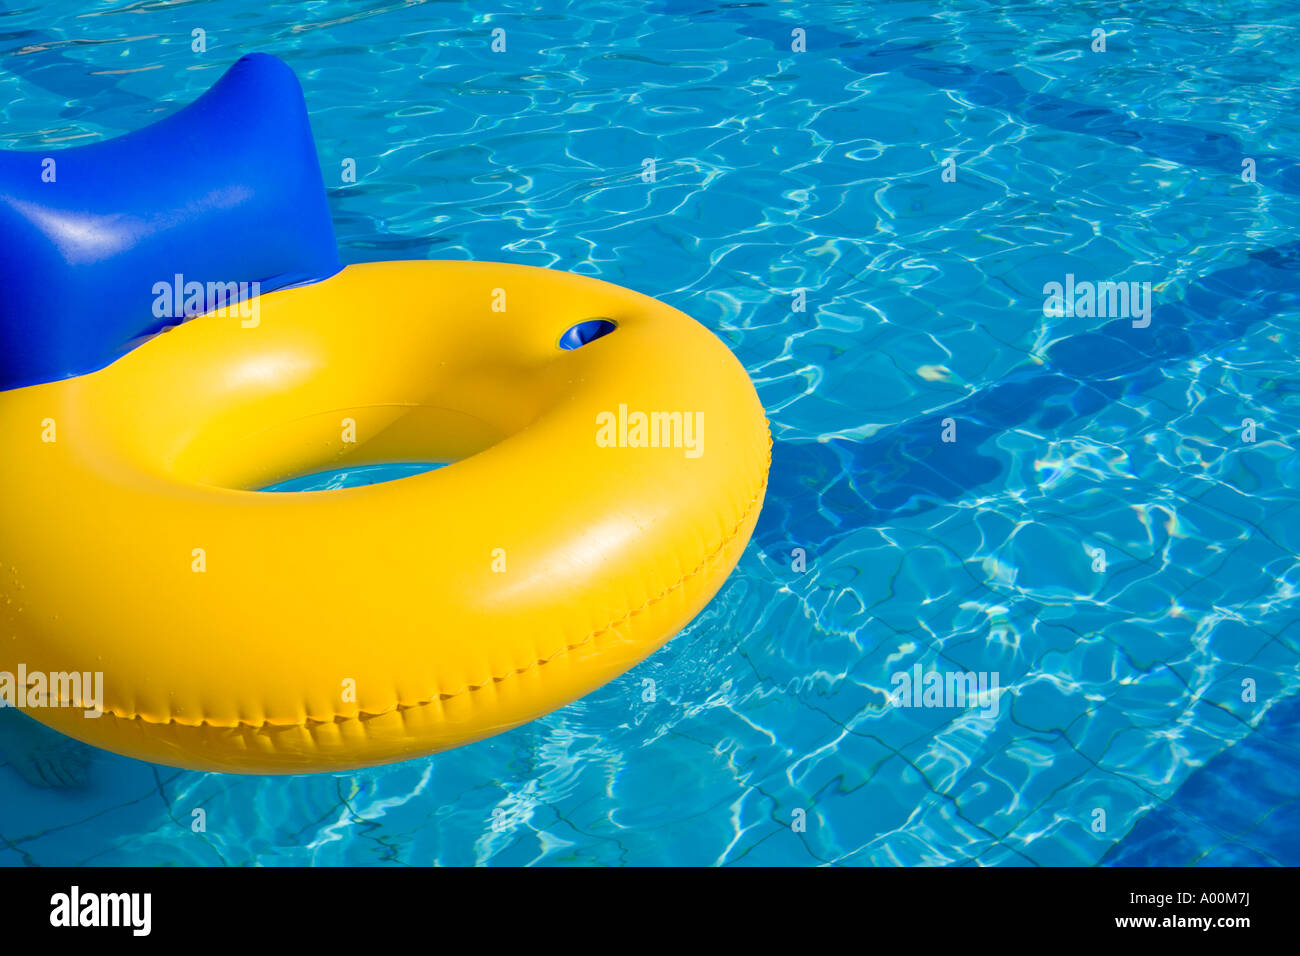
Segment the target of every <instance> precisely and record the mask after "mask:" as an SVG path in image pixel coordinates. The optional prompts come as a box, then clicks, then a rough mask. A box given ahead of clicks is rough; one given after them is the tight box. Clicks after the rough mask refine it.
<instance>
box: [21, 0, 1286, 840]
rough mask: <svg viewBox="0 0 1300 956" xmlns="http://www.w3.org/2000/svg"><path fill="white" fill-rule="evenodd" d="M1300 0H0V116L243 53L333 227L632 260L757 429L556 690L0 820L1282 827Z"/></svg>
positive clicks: (1115, 830) (407, 825)
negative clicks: (292, 99)
mask: <svg viewBox="0 0 1300 956" xmlns="http://www.w3.org/2000/svg"><path fill="white" fill-rule="evenodd" d="M496 28H500V29H503V30H504V31H505V39H506V50H505V51H504V52H501V53H494V52H493V51H492V49H491V39H492V31H493V30H494V29H496ZM1097 28H1101V29H1102V30H1104V31H1105V33H1106V50H1105V52H1093V51H1092V50H1091V48H1090V47H1091V44H1092V43H1093V36H1092V31H1093V30H1094V29H1097ZM196 29H201V30H203V31H205V34H204V36H205V38H206V51H205V52H201V53H199V52H195V51H194V50H193V49H192V42H193V40H192V38H193V31H194V30H196ZM795 29H800V30H803V31H804V37H805V39H806V44H807V50H806V52H797V53H796V52H793V51H792V49H791V43H792V42H793V38H792V31H793V30H795ZM1298 29H1300V10H1297V9H1296V8H1294V7H1291V6H1288V5H1285V4H1281V3H1243V2H1231V3H1218V2H1216V3H1209V2H1199V3H1197V2H1193V3H1182V4H1160V3H1141V4H1139V3H1121V4H1112V5H1106V6H1104V7H1097V6H1096V5H1092V4H1085V3H1011V4H1000V3H989V2H975V0H959V2H926V3H907V2H902V3H891V4H886V5H874V4H873V5H870V6H869V7H868V6H867V5H864V4H859V3H848V2H845V3H838V2H810V3H801V2H790V3H776V2H771V3H746V4H717V5H710V4H707V3H703V2H695V0H690V2H686V0H670V2H652V3H645V4H643V3H628V2H592V3H586V2H584V3H560V2H548V0H544V2H540V3H538V2H532V0H530V2H527V3H524V2H519V0H503V2H501V3H498V4H495V5H494V9H493V11H491V12H488V11H485V10H484V9H483V8H482V7H481V5H478V4H470V3H445V2H444V3H419V2H384V0H368V2H316V3H308V4H299V3H288V2H283V0H273V2H262V3H257V4H253V3H245V2H229V3H222V4H198V3H179V4H165V5H164V4H142V3H137V2H130V3H121V2H110V3H97V4H86V5H71V4H61V3H51V4H43V5H39V6H36V5H33V6H30V7H29V6H19V5H16V4H11V5H9V6H7V7H5V8H3V9H0V52H2V53H3V56H4V60H3V64H4V67H5V70H4V72H3V73H0V94H2V95H0V103H4V104H6V105H5V106H4V114H3V122H2V123H0V148H9V149H46V148H50V149H53V148H58V147H61V146H68V145H75V144H77V143H81V142H90V141H93V140H96V139H100V138H104V137H108V136H114V135H118V134H120V133H122V132H125V131H128V130H131V129H135V128H138V127H139V126H141V125H143V124H145V123H148V122H150V121H152V120H154V119H156V118H158V116H160V115H163V113H165V112H166V111H167V110H170V109H174V108H176V107H177V106H179V105H181V104H183V103H186V102H189V101H190V100H192V99H193V98H195V97H196V96H197V95H198V94H199V93H200V92H202V91H203V90H204V89H206V88H207V86H208V85H210V84H211V83H212V82H213V81H214V80H215V79H216V77H217V76H219V75H220V73H221V71H222V70H224V69H225V68H226V67H227V66H229V64H230V63H232V62H233V61H234V60H235V59H236V58H237V57H238V56H240V55H242V54H244V53H248V52H253V51H264V52H270V53H275V54H277V55H279V56H281V57H283V58H284V59H285V60H287V61H288V62H289V63H290V65H292V66H293V67H294V69H295V70H296V71H297V72H298V75H299V77H300V78H301V80H302V83H303V86H304V89H305V93H306V98H307V103H308V107H309V109H310V110H311V118H312V125H313V129H314V131H315V134H316V137H317V144H318V149H319V151H320V158H321V164H322V167H323V170H324V173H325V179H326V183H327V185H328V186H329V187H330V202H331V207H332V209H333V213H334V220H335V228H336V230H337V232H338V236H339V241H340V245H341V247H342V253H343V257H344V260H345V261H346V262H358V261H366V260H374V259H391V258H447V259H485V260H503V261H508V262H517V263H523V264H528V265H539V266H551V267H555V268H561V269H567V270H571V271H575V272H581V273H584V274H587V275H593V276H598V277H600V278H603V279H607V280H609V281H612V282H616V283H619V284H622V285H627V286H630V287H631V288H634V289H636V290H638V291H640V292H644V293H647V294H650V295H653V296H656V297H658V298H661V299H663V300H664V301H666V302H668V303H669V304H671V305H673V306H675V307H678V308H680V309H682V310H684V311H686V312H688V313H689V314H691V315H693V316H695V317H696V318H698V319H699V320H700V321H701V322H703V323H704V324H705V325H707V326H708V327H709V328H711V329H713V330H714V331H715V332H716V333H717V334H718V335H719V336H721V337H722V339H723V340H724V341H725V342H726V343H727V344H728V345H729V346H730V347H731V348H732V349H733V350H734V351H735V353H736V354H737V355H738V356H739V358H740V359H741V361H742V362H743V363H744V364H745V366H746V368H747V369H748V370H749V371H750V374H751V376H752V377H753V379H754V381H755V383H756V386H757V388H758V391H759V395H760V397H761V398H762V400H763V403H764V405H765V407H766V408H767V411H768V415H769V417H770V418H771V420H772V423H773V433H774V438H775V447H774V457H773V470H772V476H771V487H770V490H769V495H768V500H767V504H766V506H765V509H764V512H763V515H762V518H761V520H760V524H759V528H758V531H757V533H756V535H755V539H754V542H753V543H752V544H751V546H750V547H749V549H748V550H747V551H746V553H745V556H744V558H743V559H742V561H741V563H740V566H739V567H738V568H737V570H736V572H735V573H734V574H733V575H732V577H731V579H730V580H729V581H728V582H727V584H726V585H725V586H724V587H723V589H722V591H721V593H720V594H719V595H718V597H717V598H716V599H715V601H714V602H713V603H712V604H711V605H710V606H709V608H708V609H707V610H706V611H705V612H704V613H703V614H702V615H701V616H700V617H699V618H698V619H697V620H696V621H695V622H694V623H693V624H692V625H691V626H690V627H689V628H688V629H687V630H686V631H684V632H683V633H682V634H681V635H680V636H679V637H678V638H677V639H676V640H674V641H673V642H672V643H670V644H669V645H668V646H667V647H666V648H665V649H663V650H662V651H660V652H659V653H657V654H655V655H654V656H653V657H651V658H650V659H649V660H648V661H646V662H645V663H644V664H642V665H641V666H639V667H638V668H636V669H635V670H633V671H632V672H630V673H629V674H627V675H625V676H624V677H622V678H620V679H618V680H616V681H614V682H613V683H611V684H609V685H608V686H606V687H604V688H602V689H601V690H599V691H597V692H596V693H594V694H592V695H590V696H588V697H587V698H585V699H583V700H581V701H579V702H577V703H575V704H573V705H571V706H569V707H567V708H565V709H563V710H561V711H559V712H557V713H554V714H552V715H550V716H548V717H546V718H543V719H542V720H539V721H537V722H535V723H533V724H530V725H528V726H525V727H522V728H519V729H517V730H515V731H512V732H510V733H508V734H505V735H502V736H500V737H498V738H495V739H492V740H488V741H484V742H482V743H479V744H475V745H472V746H470V747H466V748H463V749H461V750H457V751H454V752H451V753H446V754H441V755H437V756H434V757H432V758H429V759H425V760H417V761H411V762H408V763H404V764H400V765H396V766H391V767H382V768H377V769H373V770H368V771H364V772H358V773H349V774H326V775H317V776H306V777H287V778H258V777H242V776H223V775H216V774H201V773H189V772H181V771H175V770H171V769H168V768H163V767H155V766H152V765H147V764H142V763H138V762H135V761H130V760H127V759H124V758H120V757H116V756H113V755H109V754H101V755H99V756H98V757H97V759H96V761H95V763H94V765H93V766H92V768H91V771H92V772H91V780H90V784H89V786H88V787H87V789H85V790H82V791H58V792H38V791H35V790H32V789H30V788H27V787H25V786H24V785H23V784H21V783H20V782H19V781H18V779H17V777H16V776H14V775H13V774H12V773H11V772H10V771H9V770H8V769H3V768H0V793H2V794H3V796H4V799H3V802H0V863H8V864H21V863H89V864H110V863H128V864H168V863H218V864H222V863H224V864H248V863H256V864H266V865H274V864H297V863H318V864H341V863H348V864H364V863H393V864H431V863H443V864H472V863H491V864H523V863H543V864H556V863H584V864H621V863H633V864H742V865H748V864H791V865H804V864H818V863H844V864H868V863H879V864H981V865H983V864H994V865H996V864H1013V865H1014V864H1043V865H1050V864H1094V863H1098V862H1101V863H1116V862H1119V863H1133V862H1140V863H1188V862H1215V861H1223V860H1225V859H1246V860H1248V861H1249V862H1266V863H1287V864H1292V865H1294V864H1296V863H1297V862H1300V855H1298V854H1300V849H1298V848H1297V845H1296V843H1295V841H1294V839H1293V838H1290V837H1287V836H1286V834H1285V831H1286V830H1287V829H1288V827H1287V826H1285V825H1279V823H1278V821H1283V822H1284V821H1288V820H1291V819H1293V818H1294V816H1295V801H1296V799H1297V796H1300V789H1298V788H1297V778H1296V774H1295V762H1294V752H1295V749H1296V746H1297V745H1296V742H1295V736H1294V734H1292V733H1287V732H1285V731H1278V730H1277V727H1279V726H1280V727H1283V728H1291V729H1294V727H1295V726H1296V720H1295V716H1294V714H1293V713H1291V711H1293V710H1294V701H1295V699H1296V694H1297V691H1298V690H1300V623H1298V622H1300V617H1298V615H1297V610H1296V603H1297V588H1298V587H1300V564H1298V562H1297V552H1298V551H1300V521H1298V520H1297V516H1298V514H1300V512H1297V509H1296V507H1295V506H1296V503H1297V489H1298V488H1300V474H1298V473H1297V472H1298V468H1297V458H1296V455H1295V453H1294V446H1295V441H1296V435H1297V429H1298V428H1300V385H1298V384H1297V376H1296V368H1295V358H1294V356H1295V355H1296V353H1297V345H1298V339H1300V324H1298V322H1297V314H1298V311H1300V305H1298V304H1297V303H1298V302H1300V298H1298V295H1300V273H1298V271H1297V270H1298V269H1300V237H1298V236H1297V235H1296V233H1295V228H1294V226H1295V221H1296V216H1295V213H1296V208H1297V203H1300V195H1297V194H1300V125H1297V124H1296V122H1295V120H1294V114H1295V110H1294V96H1293V89H1294V85H1295V82H1296V78H1297V77H1300V47H1298V46H1297V44H1296V43H1295V38H1296V36H1297V30H1298ZM231 135H232V136H237V135H238V130H237V129H232V130H231ZM945 159H952V160H954V161H955V166H954V167H951V168H952V169H954V170H955V181H953V182H945V181H944V177H943V173H944V160H945ZM1245 159H1252V160H1253V161H1254V168H1255V171H1256V181H1254V182H1249V181H1244V180H1243V176H1242V173H1243V169H1244V167H1243V160H1245ZM348 160H352V161H354V162H355V167H356V172H357V177H356V182H345V181H344V180H343V177H342V170H343V168H344V165H345V162H346V161H348ZM646 160H653V161H654V171H655V174H654V177H653V181H646V179H645V177H643V173H644V172H645V170H646V168H647V167H646V165H645V161H646ZM158 161H159V162H160V163H164V162H166V157H159V159H158ZM1067 275H1072V276H1074V277H1075V278H1076V279H1077V280H1079V281H1087V282H1094V283H1095V282H1105V281H1113V282H1137V283H1145V282H1149V283H1151V290H1152V292H1151V296H1152V302H1153V303H1154V308H1153V309H1152V312H1151V316H1150V319H1151V321H1150V324H1149V326H1147V327H1145V328H1135V327H1134V326H1133V321H1132V320H1131V319H1130V318H1128V317H1124V318H1120V319H1111V318H1098V317H1095V316H1083V315H1071V316H1059V317H1058V316H1048V315H1045V314H1044V299H1045V295H1044V292H1043V289H1044V286H1045V284H1046V283H1049V282H1062V283H1064V282H1065V281H1066V276H1067ZM798 290H802V291H803V294H804V296H805V297H806V310H805V311H794V310H793V309H792V303H793V302H794V299H795V293H796V292H797V291H798ZM429 294H430V295H431V296H436V295H437V294H438V290H436V289H431V290H429ZM362 320H364V317H359V321H362ZM1247 419H1249V420H1250V421H1251V422H1253V423H1255V433H1254V435H1253V436H1252V437H1253V438H1254V440H1253V441H1247V440H1245V438H1244V437H1243V436H1245V435H1246V434H1247V433H1248V432H1249V426H1247V425H1246V424H1244V423H1245V421H1246V420H1247ZM948 420H951V426H950V425H949V424H948ZM948 428H951V429H953V436H952V437H955V439H956V440H955V441H952V442H945V441H943V440H942V435H943V433H944V431H945V429H948ZM371 477H374V476H373V475H372V476H371ZM2 546H3V544H2V542H0V547H2ZM1098 552H1100V553H1101V559H1102V560H1101V561H1099V558H1098ZM1103 564H1104V569H1102V567H1101V566H1102V565H1103ZM368 637H370V636H369V635H358V639H366V638H368ZM918 665H919V666H920V667H921V669H922V672H923V673H924V672H930V671H938V672H958V671H960V672H974V673H983V674H992V675H996V676H997V679H998V682H999V687H1000V690H1001V692H1000V694H999V696H998V697H997V698H996V702H997V707H996V712H994V713H989V712H987V710H981V709H980V708H977V707H966V708H958V707H935V708H900V707H896V706H891V704H890V703H889V695H890V694H891V692H892V691H893V690H894V684H893V681H894V675H896V674H899V673H912V672H913V669H914V668H915V667H917V666H918ZM647 682H652V683H647ZM1243 682H1249V683H1243ZM649 691H652V693H649ZM1271 713H1272V715H1273V716H1271V717H1270V714H1271ZM1288 714H1290V716H1289V717H1288V716H1287V715H1288ZM1257 728H1260V729H1258V730H1257ZM1234 744H1236V745H1237V746H1235V747H1234V746H1233V745H1234ZM1270 748H1271V749H1270ZM1279 748H1280V749H1279ZM1285 754H1289V755H1290V760H1289V761H1288V760H1287V759H1284V756H1281V755H1285ZM1234 768H1236V769H1234ZM1242 768H1248V769H1246V770H1245V771H1244V772H1243V769H1242ZM1207 794H1217V795H1221V796H1218V797H1215V798H1213V799H1208V798H1207V796H1206V795H1207ZM1232 798H1236V799H1237V800H1238V802H1239V808H1238V809H1240V810H1241V813H1240V814H1238V816H1241V819H1238V817H1236V816H1232V815H1231V814H1229V812H1228V811H1227V810H1226V809H1222V808H1220V809H1217V810H1216V805H1219V804H1222V803H1223V802H1224V801H1225V800H1228V799H1232ZM195 809H202V810H204V811H205V814H206V822H207V829H206V831H205V832H194V829H193V827H192V825H191V824H192V820H193V811H194V810H195ZM1247 809H1249V811H1251V813H1247V812H1246V810H1247ZM1242 814H1244V816H1242ZM1251 814H1253V815H1251ZM1246 817H1249V819H1246ZM1269 820H1272V821H1273V823H1267V822H1264V823H1261V821H1269ZM796 822H800V823H801V826H795V825H794V824H795V823H796ZM1228 844H1232V846H1233V847H1236V849H1233V848H1232V847H1229V849H1226V850H1225V849H1221V848H1222V847H1223V846H1225V845H1228ZM1216 848H1219V849H1216ZM1234 853H1236V854H1238V855H1237V856H1233V854H1234ZM1216 854H1217V855H1216Z"/></svg>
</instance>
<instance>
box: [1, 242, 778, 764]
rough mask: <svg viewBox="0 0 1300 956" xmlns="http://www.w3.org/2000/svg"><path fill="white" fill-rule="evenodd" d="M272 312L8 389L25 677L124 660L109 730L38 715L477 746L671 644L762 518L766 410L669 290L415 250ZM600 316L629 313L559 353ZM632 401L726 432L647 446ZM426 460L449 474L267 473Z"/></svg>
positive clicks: (180, 732)
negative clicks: (657, 293) (662, 297)
mask: <svg viewBox="0 0 1300 956" xmlns="http://www.w3.org/2000/svg"><path fill="white" fill-rule="evenodd" d="M257 306H258V308H257V313H258V314H257V315H256V325H255V326H254V327H245V326H246V325H248V324H250V322H251V321H252V320H249V319H241V317H240V316H239V315H232V316H229V317H225V316H217V315H207V316H203V317H201V318H198V319H195V320H192V321H190V322H187V323H185V324H184V325H181V326H179V327H178V328H175V329H173V330H171V331H169V332H166V333H163V334H162V335H159V336H157V337H156V338H154V339H152V340H150V341H149V342H147V343H145V344H144V345H142V346H140V347H138V348H136V349H135V350H133V351H131V352H129V353H127V354H126V355H125V356H123V357H122V358H121V359H119V360H118V361H117V362H115V363H114V364H112V365H110V366H108V367H107V368H105V369H103V370H101V371H98V372H94V373H92V374H89V375H84V376H80V377H78V378H74V379H68V380H66V381H62V382H55V383H50V384H45V385H37V386H32V387H29V388H23V389H15V390H12V391H8V392H0V447H3V455H2V456H0V671H7V672H10V673H17V671H18V667H19V665H20V664H21V665H24V666H25V668H26V670H27V672H28V673H32V672H40V673H44V674H55V673H60V672H65V673H66V672H73V671H77V672H87V671H89V672H102V674H103V682H104V683H103V687H104V701H103V703H104V711H105V712H104V714H103V715H102V716H100V717H97V718H96V717H87V716H85V715H84V714H83V712H82V710H81V709H79V708H78V707H60V708H43V709H38V710H29V711H28V712H29V713H30V714H31V716H34V717H36V718H37V719H39V720H42V721H44V722H45V723H47V724H49V725H51V726H53V727H55V728H56V729H58V730H60V731H62V732H64V733H67V734H69V735H71V736H73V737H77V738H79V739H81V740H84V741H86V742H88V743H91V744H94V745H96V746H100V747H104V748H107V749H109V750H112V751H116V752H118V753H123V754H127V755H129V756H133V757H139V758H142V759H146V760H151V761H156V762H159V763H164V764H171V765H175V766H182V767H191V768H198V769H213V770H229V771H241V772H305V771H314V770H331V769H346V768H352V767H358V766H364V765H370V764H376V763H382V762H386V761H392V760H399V759H404V758H408V757H413V756H418V755H422V754H427V753H431V752H434V751H438V750H443V749H446V748H450V747H454V746H458V745H460V744H464V743H467V742H469V741H472V740H476V739H479V738H482V737H486V736H489V735H491V734H495V733H499V732H501V731H503V730H506V729H508V728H510V727H513V726H517V725H519V724H521V723H524V722H526V721H528V720H531V719H533V718H536V717H538V716H540V715H542V714H545V713H547V712H549V711H551V710H553V709H555V708H557V707H560V706H562V705H563V704H565V703H567V702H569V701H572V700H574V699H576V698H578V697H581V696H582V695H583V694H585V693H587V692H589V691H591V690H592V689H594V688H596V687H598V686H600V685H601V684H603V683H605V682H606V681H608V680H610V679H611V678H613V677H615V676H617V675H618V674H620V673H622V672H623V671H625V670H626V669H627V668H629V667H631V666H632V665H633V664H635V663H636V662H638V661H640V660H641V659H643V658H644V657H646V656H647V655H648V654H650V653H651V652H652V651H654V650H655V649H656V648H658V647H659V646H660V645H661V644H663V642H664V641H666V640H667V639H668V638H670V637H672V636H673V635H674V634H675V633H676V632H677V631H678V630H680V629H681V628H682V627H683V626H684V625H685V624H686V623H687V622H688V621H690V619H691V618H692V617H694V616H695V615H696V614H697V613H698V612H699V611H700V610H701V609H702V608H703V607H704V605H705V604H706V603H707V602H708V601H709V599H710V598H711V597H712V596H713V595H714V593H715V592H716V591H717V589H718V587H719V586H720V585H721V583H722V581H723V580H724V579H725V578H726V576H727V574H728V573H729V572H730V571H731V569H732V568H733V567H734V566H735V563H736V561H737V560H738V559H739V557H740V553H741V551H742V550H743V548H744V547H745V544H746V542H747V541H748V539H749V536H750V534H751V533H752V531H753V528H754V524H755V521H756V520H757V517H758V513H759V509H760V507H761V504H762V499H763V493H764V489H765V486H766V479H767V469H768V463H769V460H770V458H769V456H770V439H769V435H768V430H767V422H766V419H765V418H764V415H763V410H762V407H761V405H760V404H759V401H758V398H757V396H756V395H755V392H754V389H753V386H752V385H751V384H750V382H749V379H748V377H747V376H746V374H745V372H744V370H743V368H742V367H741V366H740V364H739V363H738V362H737V361H736V360H735V358H734V357H733V356H732V355H731V353H730V352H729V351H728V350H727V348H726V347H725V346H724V345H723V344H722V343H721V342H719V341H718V340H717V339H716V338H715V337H714V336H713V335H712V334H710V333H709V332H708V331H707V330H705V329H704V328H703V327H702V326H700V325H699V324H697V323H696V322H694V321H693V320H691V319H690V318H688V317H687V316H685V315H683V314H682V313H680V312H678V311H676V310H674V309H671V308H669V307H667V306H665V305H663V304H662V303H659V302H657V301H655V300H653V299H650V298H647V297H645V296H642V295H639V294H637V293H634V292H630V291H628V290H626V289H621V288H618V287H616V286H612V285H609V284H607V283H603V282H599V281H596V280H593V279H588V278H584V277H580V276H576V275H572V274H568V273H562V272H554V271H550V270H543V269H534V268H527V267H522V266H509V265H499V264H492V263H462V262H390V263H374V264H368V265H360V266H350V267H348V268H347V269H345V270H344V271H343V272H341V273H340V274H338V275H337V276H335V277H333V278H331V279H328V280H325V281H323V282H320V283H317V284H315V285H311V286H305V287H302V288H299V289H290V290H283V291H279V292H274V293H270V294H268V295H265V296H262V297H261V298H260V299H259V300H258V302H257ZM494 306H496V307H497V308H498V309H499V308H501V307H502V306H504V311H494ZM591 317H605V318H608V319H611V320H612V321H614V322H615V323H616V324H617V326H618V328H617V329H616V331H614V332H613V333H611V334H609V335H607V336H605V337H603V338H601V339H598V340H596V341H594V342H590V343H589V344H587V345H585V346H583V347H582V348H579V349H576V350H574V351H563V350H561V349H560V348H558V346H557V343H558V340H559V338H560V336H561V334H562V333H563V332H564V331H565V330H566V329H567V328H569V327H570V326H571V325H573V324H575V323H577V322H580V321H582V320H584V319H587V318H591ZM620 406H623V409H622V418H621V419H620V418H619V416H620ZM637 412H642V413H645V414H646V415H647V416H648V415H649V414H650V413H682V415H683V416H685V415H690V416H693V417H692V418H691V419H690V420H691V421H692V422H697V423H701V424H702V426H703V427H702V430H701V432H700V433H699V434H695V435H692V436H690V437H693V438H698V439H701V440H700V441H699V442H698V446H697V447H696V448H695V450H694V451H692V450H691V448H689V447H686V439H685V437H684V436H682V435H681V434H680V433H679V432H671V429H670V426H669V423H670V422H671V421H672V419H670V418H668V417H666V416H664V417H659V418H658V421H659V422H660V424H661V425H662V432H663V437H664V440H663V441H661V442H660V447H635V444H636V442H637V440H638V437H643V436H638V434H637V433H636V429H635V427H632V428H627V427H624V425H622V424H618V425H615V426H614V427H612V428H611V427H609V422H610V421H612V420H613V421H621V422H626V421H629V420H630V421H632V422H634V423H635V421H636V413H637ZM678 420H679V421H685V419H684V418H681V417H679V419H678ZM601 423H603V424H601ZM670 432H671V433H670ZM611 436H613V444H611ZM598 437H600V438H601V441H599V442H598V440H597V439H598ZM625 437H626V439H627V440H626V441H623V439H624V438H625ZM51 438H52V439H53V440H50V439H51ZM672 438H679V439H680V440H679V441H678V442H677V445H678V447H672V444H673V442H672V441H671V440H670V439H672ZM665 445H668V446H669V447H665ZM402 461H415V462H421V461H455V462H456V464H454V465H452V466H451V467H448V468H444V469H440V470H437V471H433V472H429V473H426V474H421V475H416V476H414V477H408V478H402V479H399V480H396V481H392V482H387V483H383V484H378V485H371V486H367V487H361V488H349V489H339V490H333V491H320V492H305V493H287V494H268V493H259V492H256V491H254V490H252V489H256V488H260V487H263V486H265V485H267V484H269V483H271V482H274V481H278V480H282V479H285V478H288V477H292V476H295V475H301V474H308V473H312V472H317V471H322V470H326V469H332V468H344V467H346V466H348V465H360V464H371V463H379V462H402ZM72 703H79V702H72Z"/></svg>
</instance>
